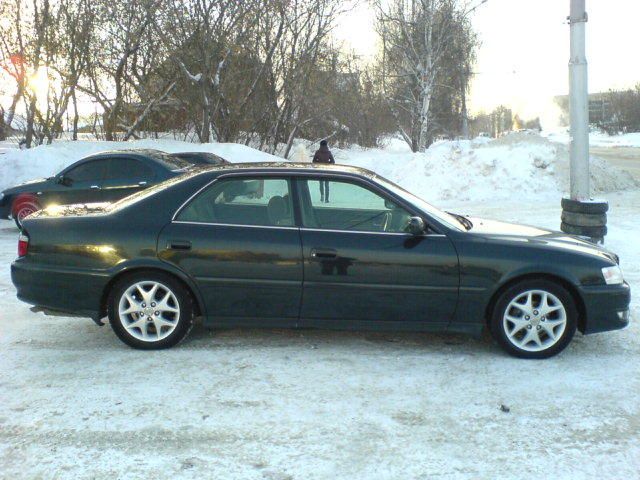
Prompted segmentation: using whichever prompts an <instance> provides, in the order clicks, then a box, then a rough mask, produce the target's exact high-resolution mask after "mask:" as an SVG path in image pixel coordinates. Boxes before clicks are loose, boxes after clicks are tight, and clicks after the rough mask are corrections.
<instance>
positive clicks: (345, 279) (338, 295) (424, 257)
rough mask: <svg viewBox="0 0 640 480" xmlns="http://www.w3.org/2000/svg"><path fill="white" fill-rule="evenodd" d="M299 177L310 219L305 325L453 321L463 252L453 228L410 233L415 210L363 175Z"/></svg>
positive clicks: (425, 325) (304, 213) (413, 325)
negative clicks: (452, 236) (357, 177)
mask: <svg viewBox="0 0 640 480" xmlns="http://www.w3.org/2000/svg"><path fill="white" fill-rule="evenodd" d="M321 180H323V181H324V182H325V183H324V184H323V185H322V190H323V193H324V195H321V190H320V188H321ZM296 185H297V191H298V197H299V201H300V205H301V217H302V222H303V225H302V226H303V228H302V229H301V236H302V247H303V257H304V267H305V274H304V286H303V301H302V309H301V323H302V325H303V326H310V327H332V328H389V329H405V328H406V329H440V328H443V327H446V326H447V325H448V323H449V321H450V319H451V317H452V315H453V313H454V311H455V307H456V303H457V298H458V286H459V276H458V257H457V253H456V251H455V249H454V247H453V245H452V243H451V241H450V240H449V239H448V238H447V237H446V236H444V235H440V234H436V233H433V232H432V233H431V234H426V235H424V236H419V237H417V236H413V235H411V234H408V233H406V231H405V229H406V226H407V224H408V221H409V218H410V217H411V216H412V213H410V212H409V211H407V210H406V209H405V208H403V207H401V206H399V205H397V204H396V203H395V202H394V201H393V199H392V198H391V197H389V196H387V195H385V194H384V193H381V192H380V191H378V190H376V189H375V188H373V186H371V185H368V184H366V183H363V182H361V181H359V180H344V179H336V178H331V177H326V176H325V177H317V178H313V177H300V178H299V179H298V180H297V181H296ZM327 187H328V191H329V195H328V197H329V201H328V202H327V201H326V197H327V193H326V192H327ZM323 200H324V201H323Z"/></svg>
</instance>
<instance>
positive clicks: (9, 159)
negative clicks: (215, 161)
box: [0, 139, 281, 191]
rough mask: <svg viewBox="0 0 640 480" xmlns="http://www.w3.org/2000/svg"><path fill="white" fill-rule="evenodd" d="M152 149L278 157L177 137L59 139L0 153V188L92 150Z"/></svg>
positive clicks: (237, 158)
mask: <svg viewBox="0 0 640 480" xmlns="http://www.w3.org/2000/svg"><path fill="white" fill-rule="evenodd" d="M140 148H154V149H157V150H162V151H165V152H169V153H172V152H174V153H175V152H188V151H197V152H211V153H215V154H216V155H220V156H221V157H222V158H225V159H227V160H229V161H231V162H238V163H241V162H269V161H276V160H281V159H280V158H278V157H274V156H273V155H269V154H268V153H264V152H261V151H258V150H255V149H253V148H250V147H246V146H244V145H240V144H236V143H204V144H196V143H190V142H181V141H178V140H153V139H145V140H136V141H131V142H94V141H78V142H71V141H60V142H54V143H53V144H52V145H41V146H39V147H36V148H32V149H29V150H18V149H12V150H6V151H5V153H4V155H0V191H2V190H4V189H5V188H7V187H11V186H13V185H16V184H18V183H21V182H24V181H26V180H32V179H34V178H41V177H49V176H51V175H53V174H55V173H57V172H59V171H60V170H62V169H63V168H65V167H66V166H68V165H70V164H72V163H73V162H76V161H77V160H80V159H81V158H83V157H85V156H87V155H90V154H92V153H97V152H103V151H105V150H119V149H140Z"/></svg>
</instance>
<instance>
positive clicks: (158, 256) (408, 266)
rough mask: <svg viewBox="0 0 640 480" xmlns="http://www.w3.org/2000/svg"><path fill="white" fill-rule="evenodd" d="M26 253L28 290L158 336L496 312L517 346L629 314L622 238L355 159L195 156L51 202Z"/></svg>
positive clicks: (596, 327)
mask: <svg viewBox="0 0 640 480" xmlns="http://www.w3.org/2000/svg"><path fill="white" fill-rule="evenodd" d="M321 185H322V188H323V189H324V191H325V192H327V191H330V192H331V196H330V199H329V201H328V202H327V201H326V200H327V198H326V197H325V198H322V196H321V193H320V191H321ZM322 200H325V201H322ZM18 252H19V258H18V259H17V260H16V261H15V262H14V263H13V264H12V266H11V276H12V280H13V283H14V285H15V286H16V288H17V293H18V298H20V299H21V300H23V301H25V302H27V303H30V304H32V305H35V306H37V307H40V308H41V309H44V310H47V311H52V312H71V313H73V314H76V315H83V316H87V317H91V318H93V319H94V320H95V321H96V322H100V319H102V318H103V317H105V316H108V317H109V320H110V322H111V325H112V328H113V329H114V331H115V333H116V334H117V335H118V336H119V337H120V339H121V340H122V341H124V342H126V343H127V344H129V345H131V346H133V347H136V348H142V349H157V348H166V347H170V346H173V345H175V344H177V343H178V342H179V341H180V340H182V339H183V338H184V337H185V336H186V335H187V333H188V332H189V330H190V329H191V326H192V324H193V322H194V318H195V317H201V318H202V319H203V321H204V323H205V325H208V326H212V327H238V326H251V327H296V328H330V329H360V330H393V331H438V330H439V331H442V330H447V331H454V332H466V333H472V334H478V333H480V332H481V331H482V330H483V328H488V329H489V330H490V331H491V333H492V334H493V336H494V337H495V338H496V340H497V341H498V342H499V343H500V345H501V346H502V347H503V348H504V349H505V350H507V351H508V352H509V353H511V354H512V355H516V356H519V357H525V358H546V357H549V356H551V355H554V354H556V353H558V352H560V351H561V350H562V349H564V348H565V347H566V346H567V344H568V343H569V342H570V341H571V339H572V337H573V335H574V333H575V331H576V329H578V330H580V331H582V332H583V333H596V332H602V331H606V330H615V329H618V328H624V327H625V326H626V325H627V324H628V322H629V302H630V290H629V285H628V284H627V283H626V282H625V281H624V279H623V277H622V272H621V270H620V267H619V265H618V263H619V259H618V257H617V256H616V255H615V254H613V253H611V252H609V251H607V250H605V249H603V248H601V247H598V246H596V245H594V244H591V243H589V242H586V241H584V240H581V239H579V238H577V237H572V236H570V235H566V234H564V233H561V232H552V231H549V230H543V229H539V228H535V227H526V226H522V225H514V224H508V223H503V222H494V221H488V220H483V219H476V218H467V217H463V216H460V215H455V214H448V213H445V212H443V211H440V210H438V209H437V208H435V207H433V206H431V205H429V204H428V203H426V202H425V201H424V200H421V199H420V198H418V197H416V196H414V195H412V194H411V193H409V192H407V191H406V190H404V189H402V188H401V187H399V186H397V185H395V184H393V183H391V182H389V181H387V180H385V179H384V178H382V177H380V176H378V175H376V174H374V173H373V172H370V171H367V170H363V169H358V168H353V167H343V166H333V165H326V166H318V165H309V164H300V165H297V164H273V163H272V164H267V163H265V164H238V165H224V166H218V167H201V168H198V169H192V170H190V171H189V172H187V173H185V174H184V175H182V176H180V177H176V178H173V179H170V180H167V181H166V182H164V183H162V184H160V185H157V186H155V187H152V188H151V189H148V190H146V191H144V192H140V193H137V194H134V195H131V196H130V197H128V198H126V199H124V200H121V201H120V202H116V203H114V204H107V205H105V206H103V207H100V206H94V207H86V206H85V207H83V206H68V207H58V208H50V209H46V210H43V211H40V212H37V213H35V214H33V215H31V216H29V217H28V218H26V219H25V220H24V229H23V232H22V235H21V237H20V240H19V244H18ZM70 334H71V332H70Z"/></svg>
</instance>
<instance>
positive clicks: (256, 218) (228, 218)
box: [176, 177, 294, 227]
mask: <svg viewBox="0 0 640 480" xmlns="http://www.w3.org/2000/svg"><path fill="white" fill-rule="evenodd" d="M176 220H178V221H183V222H196V223H225V224H231V225H255V226H285V227H291V226H293V225H294V217H293V203H292V199H291V188H290V181H289V180H287V179H283V178H257V177H252V178H248V177H243V178H232V179H223V180H219V181H217V182H215V183H213V184H212V185H211V186H209V187H208V188H206V189H205V190H203V191H202V192H200V193H199V194H198V195H197V196H196V197H195V198H194V199H192V200H191V201H190V202H189V204H187V205H186V206H185V207H184V208H183V209H182V210H181V211H180V213H179V214H178V216H177V217H176Z"/></svg>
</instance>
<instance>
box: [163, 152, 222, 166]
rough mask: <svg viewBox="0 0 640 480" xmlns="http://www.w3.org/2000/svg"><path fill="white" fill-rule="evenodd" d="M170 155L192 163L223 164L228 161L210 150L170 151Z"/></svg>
mask: <svg viewBox="0 0 640 480" xmlns="http://www.w3.org/2000/svg"><path fill="white" fill-rule="evenodd" d="M171 155H172V156H174V157H178V158H181V159H182V160H186V161H187V162H189V163H193V164H194V165H224V164H226V163H230V162H228V161H227V160H225V159H224V158H222V157H220V156H218V155H216V154H215V153H210V152H179V153H172V154H171Z"/></svg>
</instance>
